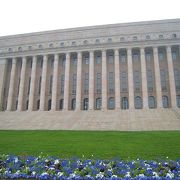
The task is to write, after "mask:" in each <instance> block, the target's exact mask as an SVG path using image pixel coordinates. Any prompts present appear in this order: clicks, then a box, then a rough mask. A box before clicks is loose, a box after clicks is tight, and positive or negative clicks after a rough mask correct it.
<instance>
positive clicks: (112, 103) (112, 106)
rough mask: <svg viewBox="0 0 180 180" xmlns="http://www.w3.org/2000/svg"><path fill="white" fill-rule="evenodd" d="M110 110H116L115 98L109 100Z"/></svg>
mask: <svg viewBox="0 0 180 180" xmlns="http://www.w3.org/2000/svg"><path fill="white" fill-rule="evenodd" d="M108 108H109V109H114V108H115V100H114V98H113V97H110V98H109V100H108Z"/></svg>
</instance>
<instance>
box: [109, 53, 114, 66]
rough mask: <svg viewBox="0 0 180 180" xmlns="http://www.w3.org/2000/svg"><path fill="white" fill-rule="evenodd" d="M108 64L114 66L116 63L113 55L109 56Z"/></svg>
mask: <svg viewBox="0 0 180 180" xmlns="http://www.w3.org/2000/svg"><path fill="white" fill-rule="evenodd" d="M108 63H109V64H113V63H114V57H113V55H112V54H110V55H109V56H108Z"/></svg>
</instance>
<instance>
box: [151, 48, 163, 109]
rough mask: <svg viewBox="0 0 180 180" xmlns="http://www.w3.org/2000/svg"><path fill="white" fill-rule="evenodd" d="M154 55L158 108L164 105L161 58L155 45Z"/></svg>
mask: <svg viewBox="0 0 180 180" xmlns="http://www.w3.org/2000/svg"><path fill="white" fill-rule="evenodd" d="M153 55H154V72H155V84H156V101H157V108H161V107H162V91H161V78H160V69H159V58H158V48H157V47H153Z"/></svg>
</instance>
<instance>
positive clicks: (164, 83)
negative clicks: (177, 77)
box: [160, 69, 167, 91]
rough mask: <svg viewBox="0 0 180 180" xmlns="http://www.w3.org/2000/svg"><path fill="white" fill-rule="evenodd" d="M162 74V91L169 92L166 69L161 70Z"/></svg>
mask: <svg viewBox="0 0 180 180" xmlns="http://www.w3.org/2000/svg"><path fill="white" fill-rule="evenodd" d="M160 74H161V89H162V91H166V90H167V82H166V77H167V74H166V71H165V70H164V69H161V70H160Z"/></svg>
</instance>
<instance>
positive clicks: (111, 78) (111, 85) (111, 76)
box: [109, 72, 114, 93]
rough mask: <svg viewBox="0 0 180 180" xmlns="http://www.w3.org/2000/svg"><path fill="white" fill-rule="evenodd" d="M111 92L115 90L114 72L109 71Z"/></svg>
mask: <svg viewBox="0 0 180 180" xmlns="http://www.w3.org/2000/svg"><path fill="white" fill-rule="evenodd" d="M109 92H110V93H113V92H114V72H109Z"/></svg>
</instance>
